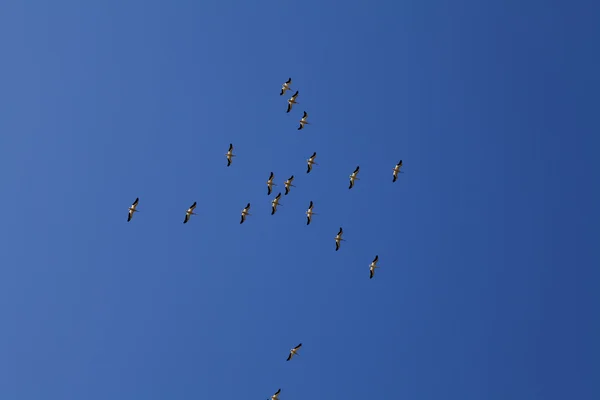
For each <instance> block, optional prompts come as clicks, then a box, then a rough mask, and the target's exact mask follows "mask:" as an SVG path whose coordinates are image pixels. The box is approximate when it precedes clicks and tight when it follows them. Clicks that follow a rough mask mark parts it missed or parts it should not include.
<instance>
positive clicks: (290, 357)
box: [286, 343, 302, 361]
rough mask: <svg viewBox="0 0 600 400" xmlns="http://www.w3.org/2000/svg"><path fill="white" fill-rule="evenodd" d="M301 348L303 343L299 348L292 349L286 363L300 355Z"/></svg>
mask: <svg viewBox="0 0 600 400" xmlns="http://www.w3.org/2000/svg"><path fill="white" fill-rule="evenodd" d="M300 347H302V343H300V344H299V345H298V346H296V347H294V348H293V349H291V350H290V355H289V356H288V358H287V360H286V361H290V360H291V359H292V357H294V356H295V355H296V354H298V350H299V349H300ZM298 355H300V354H298Z"/></svg>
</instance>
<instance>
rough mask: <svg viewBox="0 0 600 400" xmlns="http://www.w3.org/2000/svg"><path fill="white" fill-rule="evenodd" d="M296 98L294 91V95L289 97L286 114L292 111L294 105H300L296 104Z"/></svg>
mask: <svg viewBox="0 0 600 400" xmlns="http://www.w3.org/2000/svg"><path fill="white" fill-rule="evenodd" d="M296 97H298V91H297V90H296V93H294V95H293V96H292V97H290V99H289V100H288V109H287V111H286V112H290V111H291V110H292V106H293V105H294V104H300V103H298V102H296Z"/></svg>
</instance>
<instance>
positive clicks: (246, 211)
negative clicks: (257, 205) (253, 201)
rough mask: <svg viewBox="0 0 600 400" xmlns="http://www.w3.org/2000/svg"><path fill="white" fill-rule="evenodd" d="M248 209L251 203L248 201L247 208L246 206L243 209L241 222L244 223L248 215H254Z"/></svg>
mask: <svg viewBox="0 0 600 400" xmlns="http://www.w3.org/2000/svg"><path fill="white" fill-rule="evenodd" d="M248 210H250V203H248V205H247V206H246V208H244V209H243V210H242V219H241V221H240V224H243V223H244V221H245V220H246V217H247V216H248V215H252V214H250V213H249V212H248Z"/></svg>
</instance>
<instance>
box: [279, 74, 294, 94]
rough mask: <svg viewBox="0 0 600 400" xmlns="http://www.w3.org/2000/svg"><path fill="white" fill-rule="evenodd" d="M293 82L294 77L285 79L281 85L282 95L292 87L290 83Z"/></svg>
mask: <svg viewBox="0 0 600 400" xmlns="http://www.w3.org/2000/svg"><path fill="white" fill-rule="evenodd" d="M291 84H292V78H290V79H288V80H287V81H285V82H284V83H283V85H282V86H281V93H279V95H280V96H283V94H284V93H285V92H286V91H287V90H289V89H291V87H290V85H291Z"/></svg>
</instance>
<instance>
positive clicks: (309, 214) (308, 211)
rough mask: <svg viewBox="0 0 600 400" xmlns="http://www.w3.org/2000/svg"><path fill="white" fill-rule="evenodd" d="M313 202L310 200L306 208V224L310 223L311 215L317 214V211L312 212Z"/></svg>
mask: <svg viewBox="0 0 600 400" xmlns="http://www.w3.org/2000/svg"><path fill="white" fill-rule="evenodd" d="M312 209H313V202H312V200H311V201H310V205H309V206H308V210H306V225H310V221H311V220H312V216H313V215H317V213H315V212H313V210H312Z"/></svg>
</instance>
